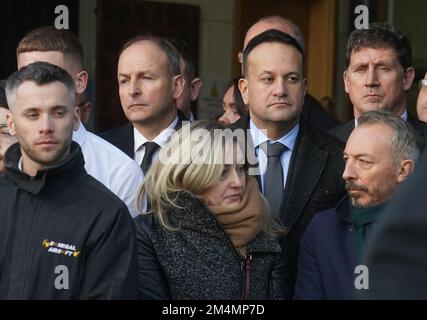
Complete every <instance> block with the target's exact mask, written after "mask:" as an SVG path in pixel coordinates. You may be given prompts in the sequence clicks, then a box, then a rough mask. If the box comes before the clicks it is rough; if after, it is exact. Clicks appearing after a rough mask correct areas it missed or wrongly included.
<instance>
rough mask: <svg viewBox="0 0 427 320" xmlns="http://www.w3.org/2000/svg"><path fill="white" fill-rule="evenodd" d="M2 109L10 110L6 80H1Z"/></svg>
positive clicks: (0, 97)
mask: <svg viewBox="0 0 427 320" xmlns="http://www.w3.org/2000/svg"><path fill="white" fill-rule="evenodd" d="M0 108H5V109H9V105H8V104H7V99H6V80H0Z"/></svg>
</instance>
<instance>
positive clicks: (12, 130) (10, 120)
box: [6, 112, 16, 136]
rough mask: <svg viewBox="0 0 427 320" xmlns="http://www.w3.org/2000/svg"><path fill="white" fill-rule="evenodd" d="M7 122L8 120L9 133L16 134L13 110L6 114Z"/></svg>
mask: <svg viewBox="0 0 427 320" xmlns="http://www.w3.org/2000/svg"><path fill="white" fill-rule="evenodd" d="M6 122H7V128H8V129H9V134H10V135H11V136H14V135H16V130H15V121H13V115H12V113H11V112H8V113H7V114H6Z"/></svg>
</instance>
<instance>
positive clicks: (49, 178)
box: [4, 141, 86, 195]
mask: <svg viewBox="0 0 427 320" xmlns="http://www.w3.org/2000/svg"><path fill="white" fill-rule="evenodd" d="M20 158H21V148H20V146H19V144H18V143H16V144H14V145H12V146H11V147H10V148H9V149H8V150H7V152H6V154H5V158H4V160H5V164H6V175H7V176H8V177H9V178H10V180H11V181H12V182H13V184H15V185H16V186H17V187H18V188H19V189H22V190H25V191H27V192H29V193H31V194H34V195H37V194H40V192H42V190H43V189H45V188H46V187H47V186H50V185H60V184H63V183H68V182H69V181H70V179H74V178H76V177H78V176H79V175H80V174H81V173H85V172H86V171H85V169H84V158H83V154H82V152H81V149H80V146H79V145H78V144H77V142H74V141H72V142H71V149H70V154H69V156H68V157H67V158H66V159H65V160H64V161H63V162H61V163H59V164H57V165H56V166H53V167H50V168H48V169H45V170H41V171H38V172H37V174H36V176H34V177H31V176H29V175H28V174H26V173H25V172H22V171H21V170H19V169H18V162H19V160H20Z"/></svg>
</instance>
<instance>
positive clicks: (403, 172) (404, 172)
mask: <svg viewBox="0 0 427 320" xmlns="http://www.w3.org/2000/svg"><path fill="white" fill-rule="evenodd" d="M398 170H399V171H398V173H397V182H399V183H401V182H403V181H405V180H406V179H407V178H408V177H409V176H410V175H411V174H412V172H414V170H415V162H414V161H412V160H409V159H407V160H403V161H402V162H401V163H400V164H399V166H398Z"/></svg>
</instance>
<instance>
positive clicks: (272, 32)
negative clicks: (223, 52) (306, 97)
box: [243, 29, 304, 76]
mask: <svg viewBox="0 0 427 320" xmlns="http://www.w3.org/2000/svg"><path fill="white" fill-rule="evenodd" d="M271 42H278V43H283V44H286V45H289V46H292V47H294V48H295V49H297V50H298V51H299V53H301V56H302V61H303V66H304V51H303V49H302V48H301V46H300V44H299V43H298V41H297V40H296V39H295V38H294V37H292V36H290V35H289V34H287V33H284V32H281V31H279V30H276V29H269V30H266V31H264V32H261V33H260V34H258V35H257V36H255V37H253V38H252V39H251V41H249V42H248V45H247V46H246V48H245V50H243V74H244V75H245V76H247V71H248V56H249V54H250V53H251V51H252V50H253V49H254V48H255V47H257V46H259V45H260V44H262V43H271Z"/></svg>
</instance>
